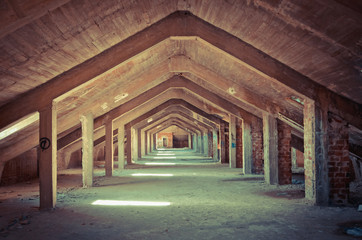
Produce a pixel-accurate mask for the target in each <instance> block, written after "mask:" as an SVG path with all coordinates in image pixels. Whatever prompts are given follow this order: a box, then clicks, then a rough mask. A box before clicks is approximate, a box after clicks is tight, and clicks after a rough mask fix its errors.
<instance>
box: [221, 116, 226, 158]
mask: <svg viewBox="0 0 362 240" xmlns="http://www.w3.org/2000/svg"><path fill="white" fill-rule="evenodd" d="M225 150H226V149H225V124H224V123H221V124H220V152H221V154H220V158H221V163H226V156H225Z"/></svg>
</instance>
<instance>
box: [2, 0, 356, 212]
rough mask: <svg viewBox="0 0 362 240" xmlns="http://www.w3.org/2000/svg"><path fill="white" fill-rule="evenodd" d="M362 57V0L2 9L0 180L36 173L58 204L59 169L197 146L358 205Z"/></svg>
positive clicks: (55, 0) (271, 179) (51, 0)
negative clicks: (354, 187) (353, 197)
mask: <svg viewBox="0 0 362 240" xmlns="http://www.w3.org/2000/svg"><path fill="white" fill-rule="evenodd" d="M361 56H362V4H361V2H360V1H342V0H317V1H290V0H273V1H266V0H265V1H262V0H250V1H230V0H225V1H222V0H219V1H201V0H200V1H183V0H171V1H161V0H160V1H156V0H155V1H152V0H151V1H147V0H144V1H112V0H107V1H95V0H94V1H93V0H92V1H75V0H35V1H34V0H27V1H16V0H7V1H0V184H2V185H9V184H11V183H15V182H20V181H23V180H28V179H24V176H23V175H26V176H28V178H29V179H30V178H32V177H33V178H36V177H37V176H38V177H39V182H40V192H39V194H40V197H39V205H40V208H41V209H49V208H54V207H55V206H56V199H57V196H56V195H57V181H56V179H57V171H59V170H64V169H68V168H72V167H79V166H82V181H83V182H82V184H83V186H84V187H92V186H93V183H94V176H93V170H94V167H95V165H96V163H97V162H98V161H103V162H104V170H105V175H106V176H112V175H113V174H114V171H115V170H116V169H115V167H114V166H115V163H116V162H117V165H116V168H117V169H118V170H119V171H126V170H124V169H127V166H131V165H135V164H137V163H139V162H140V161H142V159H144V158H145V157H146V158H147V156H151V155H152V154H153V152H154V151H157V150H160V148H166V149H167V148H170V149H174V148H176V149H181V148H187V149H189V150H190V151H191V150H192V151H194V153H195V154H196V153H197V154H199V155H200V156H202V157H205V158H208V160H210V161H212V162H214V163H219V164H221V165H225V164H228V166H229V167H230V168H238V169H240V173H243V174H259V175H260V174H262V175H264V180H265V183H266V184H279V185H285V184H292V175H293V171H294V170H295V169H294V168H299V170H300V171H302V173H303V174H304V175H303V176H304V180H303V181H305V198H306V199H307V200H310V201H311V202H313V203H314V204H318V205H345V204H350V203H351V201H350V184H351V183H352V182H354V183H357V184H358V183H359V182H361V181H362V172H361V171H362V170H361V166H362V161H361V157H362V105H361V104H362V58H361ZM170 133H171V135H170ZM297 162H299V163H300V165H299V167H298V166H297V165H298V164H299V163H298V164H297ZM72 164H73V165H72ZM37 166H38V167H37ZM14 169H18V170H14ZM19 169H20V170H19ZM16 171H18V172H17V173H16Z"/></svg>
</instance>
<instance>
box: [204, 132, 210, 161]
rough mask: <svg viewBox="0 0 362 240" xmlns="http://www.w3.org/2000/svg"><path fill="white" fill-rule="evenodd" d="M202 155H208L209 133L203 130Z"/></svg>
mask: <svg viewBox="0 0 362 240" xmlns="http://www.w3.org/2000/svg"><path fill="white" fill-rule="evenodd" d="M204 155H205V156H206V157H207V156H209V135H208V132H204Z"/></svg>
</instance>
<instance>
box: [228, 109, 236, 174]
mask: <svg viewBox="0 0 362 240" xmlns="http://www.w3.org/2000/svg"><path fill="white" fill-rule="evenodd" d="M229 166H230V168H236V119H235V116H233V115H231V116H230V123H229Z"/></svg>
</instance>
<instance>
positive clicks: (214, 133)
mask: <svg viewBox="0 0 362 240" xmlns="http://www.w3.org/2000/svg"><path fill="white" fill-rule="evenodd" d="M212 143H213V144H212V155H213V160H214V161H215V162H217V161H219V159H218V154H217V131H216V129H213V130H212Z"/></svg>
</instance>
